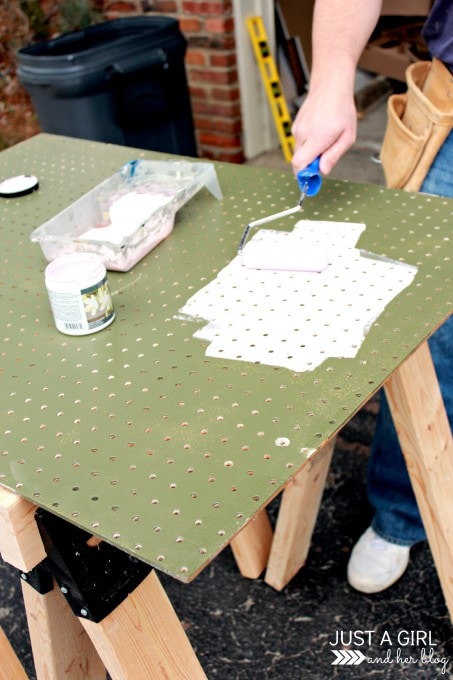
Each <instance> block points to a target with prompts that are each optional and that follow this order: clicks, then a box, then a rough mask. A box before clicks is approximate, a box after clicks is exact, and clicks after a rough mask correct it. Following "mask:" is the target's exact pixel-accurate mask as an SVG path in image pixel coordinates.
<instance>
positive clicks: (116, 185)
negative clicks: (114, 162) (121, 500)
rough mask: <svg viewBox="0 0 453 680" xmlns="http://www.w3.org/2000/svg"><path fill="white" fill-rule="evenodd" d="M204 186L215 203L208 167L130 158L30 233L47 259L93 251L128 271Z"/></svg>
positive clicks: (216, 184)
mask: <svg viewBox="0 0 453 680" xmlns="http://www.w3.org/2000/svg"><path fill="white" fill-rule="evenodd" d="M203 187H205V188H206V189H208V191H210V193H211V194H212V195H213V196H214V197H215V198H217V199H218V200H221V198H222V192H221V189H220V185H219V182H218V179H217V175H216V171H215V168H214V165H213V164H212V163H203V162H191V161H149V160H134V161H130V162H129V163H126V165H124V166H123V167H122V168H120V169H119V170H118V171H117V172H116V173H115V174H114V175H112V176H111V177H109V178H108V179H106V180H104V181H103V182H102V183H101V184H99V185H98V186H96V187H95V188H94V189H92V190H91V191H89V192H88V193H86V194H85V195H84V196H82V197H81V198H79V199H78V200H77V201H75V202H74V203H72V204H71V205H70V206H68V207H67V208H65V210H63V211H62V212H60V213H59V214H58V215H55V217H52V218H51V219H50V220H48V221H47V222H45V223H44V224H42V225H41V226H40V227H38V228H37V229H35V230H34V231H33V232H32V233H31V235H30V238H31V240H32V241H33V242H35V243H39V244H40V246H41V248H42V251H43V253H44V256H45V257H46V259H47V260H48V261H51V260H54V259H55V258H56V257H59V256H60V255H66V254H68V253H73V252H92V253H93V252H94V253H97V254H98V255H99V256H100V257H101V258H102V260H103V262H104V265H105V267H106V268H107V269H110V270H116V271H122V272H125V271H128V270H129V269H131V267H133V266H134V265H135V264H136V263H137V262H138V261H139V260H141V259H142V258H143V257H144V256H145V255H147V254H148V253H149V252H150V251H151V250H153V248H155V247H156V246H157V245H158V244H159V243H160V242H161V241H162V240H163V239H165V238H166V237H167V236H168V235H169V234H170V233H171V231H172V230H173V225H174V220H175V216H176V213H177V211H178V210H179V209H180V208H181V207H182V206H183V205H184V204H185V203H187V201H189V200H190V199H191V198H192V197H193V196H194V195H195V194H196V193H197V192H198V191H199V190H200V189H202V188H203Z"/></svg>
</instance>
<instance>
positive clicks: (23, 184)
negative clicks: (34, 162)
mask: <svg viewBox="0 0 453 680" xmlns="http://www.w3.org/2000/svg"><path fill="white" fill-rule="evenodd" d="M38 187H39V181H38V178H37V177H35V175H15V176H14V177H7V178H6V179H3V180H1V181H0V196H1V197H2V198H16V197H17V196H25V195H26V194H31V192H32V191H35V190H36V189H37V188H38Z"/></svg>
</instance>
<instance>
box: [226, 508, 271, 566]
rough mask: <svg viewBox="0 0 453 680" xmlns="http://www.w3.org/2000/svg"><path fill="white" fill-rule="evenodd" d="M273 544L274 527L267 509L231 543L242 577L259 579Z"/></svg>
mask: <svg viewBox="0 0 453 680" xmlns="http://www.w3.org/2000/svg"><path fill="white" fill-rule="evenodd" d="M271 544H272V526H271V522H270V520H269V516H268V514H267V510H266V508H264V509H263V510H261V512H259V513H258V514H257V515H256V516H255V517H254V518H253V519H252V520H251V521H250V522H249V523H248V524H246V526H245V527H244V528H243V529H242V531H241V533H240V534H238V535H237V536H236V537H235V538H233V540H232V541H231V543H230V547H231V550H232V551H233V555H234V559H235V560H236V564H237V566H238V569H239V571H240V572H241V574H242V576H245V577H246V578H258V576H260V575H261V574H262V573H263V571H264V570H265V569H266V564H267V561H268V558H269V551H270V549H271Z"/></svg>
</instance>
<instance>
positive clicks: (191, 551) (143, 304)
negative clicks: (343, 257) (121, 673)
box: [0, 134, 453, 581]
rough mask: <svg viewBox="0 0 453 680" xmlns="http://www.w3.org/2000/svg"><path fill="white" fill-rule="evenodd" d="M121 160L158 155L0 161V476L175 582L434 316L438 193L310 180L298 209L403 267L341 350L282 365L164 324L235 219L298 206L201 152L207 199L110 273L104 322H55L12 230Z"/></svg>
mask: <svg viewBox="0 0 453 680" xmlns="http://www.w3.org/2000/svg"><path fill="white" fill-rule="evenodd" d="M132 158H159V159H163V158H165V156H164V155H162V154H153V153H152V152H145V151H138V150H132V149H129V148H122V147H117V146H111V145H103V144H99V143H96V142H89V141H83V140H75V139H69V138H64V137H57V136H52V135H46V134H43V135H39V136H37V137H35V138H33V139H31V140H28V141H27V142H24V143H21V144H18V145H17V146H15V147H13V148H11V149H9V150H7V151H5V152H3V153H2V154H1V155H0V176H2V177H6V176H11V175H14V174H21V173H28V174H35V175H37V176H38V178H39V180H40V189H39V190H38V191H37V192H35V193H33V194H31V195H28V196H25V197H21V198H17V199H1V202H0V228H1V239H2V240H1V243H2V253H1V256H0V261H1V265H0V269H1V277H0V305H1V307H0V309H1V317H0V318H1V325H2V333H1V340H0V344H1V373H0V384H1V395H2V397H1V407H0V409H1V410H0V412H1V429H0V431H1V445H0V482H1V483H2V484H3V485H5V486H6V487H8V488H12V489H13V490H15V491H16V492H17V493H19V494H21V495H23V496H24V497H26V498H28V499H30V500H31V501H33V502H34V503H36V504H37V505H40V506H42V507H44V508H47V509H49V510H50V511H52V512H54V513H56V514H58V515H60V516H62V517H64V518H66V519H67V520H68V521H70V522H73V523H75V524H77V525H79V526H81V527H83V528H85V529H86V530H87V531H90V532H93V533H94V534H96V535H98V536H100V537H102V538H103V539H105V540H106V541H108V542H110V543H112V544H114V545H117V546H118V547H119V548H121V549H123V550H125V551H127V552H129V553H131V554H134V555H136V556H137V557H139V558H140V559H142V560H144V561H146V562H149V563H150V564H152V565H154V566H155V567H157V568H158V569H160V570H162V571H165V572H167V573H169V574H171V575H173V576H175V577H176V578H178V579H180V580H183V581H189V580H191V579H192V578H193V577H194V576H195V575H196V574H197V573H198V572H199V571H200V570H201V569H202V568H203V567H204V566H205V565H206V564H207V563H208V562H209V561H210V560H211V559H212V558H213V556H214V555H216V554H217V553H218V552H219V551H220V550H221V549H222V548H223V547H224V546H225V545H226V544H227V543H228V542H229V541H230V540H231V538H232V537H233V536H234V535H235V534H236V532H238V531H239V530H240V529H241V527H242V526H243V525H244V524H245V523H246V522H247V521H248V519H249V518H251V517H252V516H253V515H254V513H256V512H257V511H258V510H259V509H260V508H261V507H263V506H265V505H266V504H267V503H268V502H269V500H270V499H271V498H273V497H274V496H275V495H276V494H277V493H278V492H279V491H280V490H281V489H282V488H283V487H284V485H285V484H286V482H287V481H288V480H289V479H290V478H291V476H292V475H294V473H295V472H297V470H298V469H300V467H301V466H302V465H303V464H304V462H305V461H306V460H307V455H308V454H309V453H310V452H312V451H313V450H316V449H317V448H319V447H320V446H321V445H322V444H323V442H325V441H326V440H328V439H330V438H331V437H332V436H333V435H334V434H335V433H336V432H338V430H339V429H340V428H341V427H342V426H343V425H344V424H345V423H346V422H347V421H348V420H349V419H350V418H351V417H352V415H353V414H354V413H355V412H356V411H357V410H358V409H359V408H360V407H361V406H362V405H363V404H364V403H365V402H366V401H367V400H368V398H369V397H370V396H371V395H372V394H373V393H374V392H375V391H376V390H377V389H378V388H379V387H380V386H381V385H382V383H383V382H384V381H385V380H386V378H387V377H388V376H389V375H390V374H391V373H392V372H393V371H394V370H395V368H397V367H398V365H399V364H400V363H401V362H402V361H403V360H404V359H405V358H406V357H407V356H409V355H410V354H411V353H412V352H413V351H414V350H415V349H416V348H417V346H418V345H419V344H420V343H422V342H423V341H424V340H425V339H426V338H427V337H428V336H429V335H430V334H431V332H432V331H433V329H435V328H436V327H437V326H438V325H439V324H441V323H442V321H443V320H444V319H445V318H447V316H448V315H449V314H450V313H451V307H452V290H453V287H452V272H453V268H452V262H451V256H452V242H451V224H452V201H449V200H446V199H441V198H436V197H430V196H422V195H416V194H408V193H405V192H397V191H389V190H385V189H383V188H380V187H377V186H370V185H360V184H351V183H348V182H342V181H338V182H337V181H329V180H325V182H324V186H323V189H322V191H321V192H320V194H319V195H318V196H317V197H314V198H312V199H311V200H310V201H308V200H307V201H306V203H305V206H304V213H305V216H306V217H307V218H309V219H327V220H334V221H351V222H365V223H366V225H367V229H366V231H365V233H364V234H363V236H362V237H361V240H360V242H359V247H361V248H364V249H366V250H369V251H371V252H374V253H377V254H380V255H383V256H385V257H389V258H392V259H395V260H399V261H401V262H407V263H409V264H411V265H416V266H417V267H418V272H417V275H416V278H415V280H414V282H413V284H411V286H410V287H409V288H407V289H406V290H405V291H403V293H401V294H400V295H398V296H397V297H396V298H395V299H394V300H393V302H392V303H391V304H390V305H388V307H387V308H386V310H385V312H384V313H383V314H382V315H381V316H380V317H379V318H378V320H377V322H376V323H375V324H374V325H373V327H372V328H371V330H370V331H369V333H368V335H367V337H366V340H365V342H364V343H363V345H362V347H361V348H360V350H359V352H358V355H357V357H356V358H354V359H335V360H329V359H327V360H326V361H325V362H324V363H323V364H322V365H321V366H319V367H318V368H317V369H315V370H314V371H312V372H309V373H294V372H291V371H289V370H287V369H283V368H278V367H272V366H264V365H259V364H258V365H257V364H250V363H245V362H240V361H231V360H221V359H214V358H209V357H207V356H206V355H205V349H206V344H205V343H203V342H202V341H200V340H198V339H196V338H194V337H193V334H194V332H195V330H196V328H197V324H196V323H194V322H191V321H188V320H184V319H180V318H177V316H178V311H179V310H180V309H181V307H182V306H183V305H184V303H185V302H186V300H187V299H188V298H189V297H190V296H191V295H193V293H194V292H196V291H197V290H199V289H201V288H202V287H203V286H205V285H206V283H208V282H209V281H211V280H213V279H214V278H215V277H216V275H217V273H218V272H219V271H220V270H221V269H222V268H223V267H224V266H225V265H226V264H227V263H228V262H230V261H231V259H232V258H233V257H234V256H235V255H236V250H237V246H238V242H239V239H240V236H241V234H242V231H243V229H244V226H245V225H246V224H247V223H248V222H250V221H251V220H252V219H257V218H259V217H262V216H265V215H269V214H271V213H275V212H278V211H280V210H284V209H285V208H289V207H292V206H293V205H295V204H296V203H297V200H298V198H299V196H298V189H297V184H296V182H295V180H294V178H293V176H292V174H291V173H290V172H289V171H288V172H287V173H284V172H281V171H272V170H268V169H258V168H250V167H247V166H237V165H228V164H217V165H216V169H217V174H218V177H219V181H220V184H221V187H222V190H223V194H224V199H223V201H220V202H219V201H217V200H216V199H215V198H213V197H212V196H211V195H210V194H209V193H208V192H207V191H205V190H202V191H201V192H200V193H199V194H198V195H197V196H195V197H194V198H193V199H191V201H190V202H189V203H188V204H187V205H186V206H185V207H184V208H182V209H181V210H180V212H179V213H178V215H177V218H176V223H175V228H174V231H173V233H172V235H171V236H170V237H169V238H168V239H167V240H166V241H165V242H163V243H162V244H160V245H159V246H158V247H157V248H156V249H155V250H154V251H152V252H151V253H150V254H149V255H148V256H147V257H146V258H145V259H144V260H142V261H141V262H140V263H139V264H138V265H136V266H135V267H134V268H133V269H132V270H131V271H130V272H127V273H125V274H124V273H115V272H110V273H109V281H110V287H111V290H112V294H113V301H114V305H115V310H116V319H115V321H114V323H113V324H112V325H111V326H110V327H109V328H107V329H105V330H103V331H102V332H100V333H97V334H94V335H89V336H83V337H70V336H65V335H62V334H61V333H59V332H58V331H57V330H56V329H55V326H54V323H53V319H52V315H51V311H50V306H49V302H48V297H47V293H46V289H45V285H44V269H45V266H46V264H47V263H46V261H45V259H44V257H43V255H42V253H41V250H40V248H39V246H38V245H36V244H32V243H31V242H30V240H29V235H30V233H31V231H32V230H33V229H34V228H35V227H37V226H39V225H40V224H41V223H42V222H44V221H45V220H47V219H49V218H50V217H51V216H53V215H54V214H56V213H57V212H59V211H60V210H62V209H63V208H65V207H66V206H67V205H68V204H69V203H71V202H73V201H74V200H76V199H77V198H78V197H80V196H81V195H82V194H83V193H85V192H86V191H88V190H89V189H91V188H93V187H94V186H95V185H97V184H98V183H99V182H101V181H102V180H103V179H105V178H107V177H109V176H110V175H111V174H113V173H114V172H115V171H116V170H117V169H118V168H119V167H120V166H121V165H122V164H123V163H125V162H127V161H129V160H131V159H132ZM291 219H292V218H289V219H288V220H287V221H285V223H284V224H282V225H280V226H281V228H283V229H290V228H291V224H292V222H291ZM295 219H297V218H295ZM294 221H295V220H294ZM278 226H279V225H278V224H277V225H272V227H273V228H277V227H278ZM200 325H201V324H200Z"/></svg>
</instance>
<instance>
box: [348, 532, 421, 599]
mask: <svg viewBox="0 0 453 680" xmlns="http://www.w3.org/2000/svg"><path fill="white" fill-rule="evenodd" d="M409 553H410V548H408V547H406V546H401V545H395V544H394V543H389V542H388V541H384V539H383V538H381V537H380V536H378V535H377V534H376V532H375V531H373V529H372V528H371V527H368V529H367V530H366V531H365V533H364V534H362V536H361V537H360V538H359V540H358V541H357V543H356V544H355V546H354V548H353V550H352V553H351V557H350V558H349V563H348V572H347V574H348V582H349V584H350V585H351V586H352V587H353V588H355V589H356V590H359V591H360V592H362V593H380V592H381V590H385V589H386V588H388V587H389V586H391V585H392V584H393V583H395V581H397V580H398V579H399V578H400V577H401V576H402V575H403V574H404V572H405V571H406V568H407V565H408V563H409Z"/></svg>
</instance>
